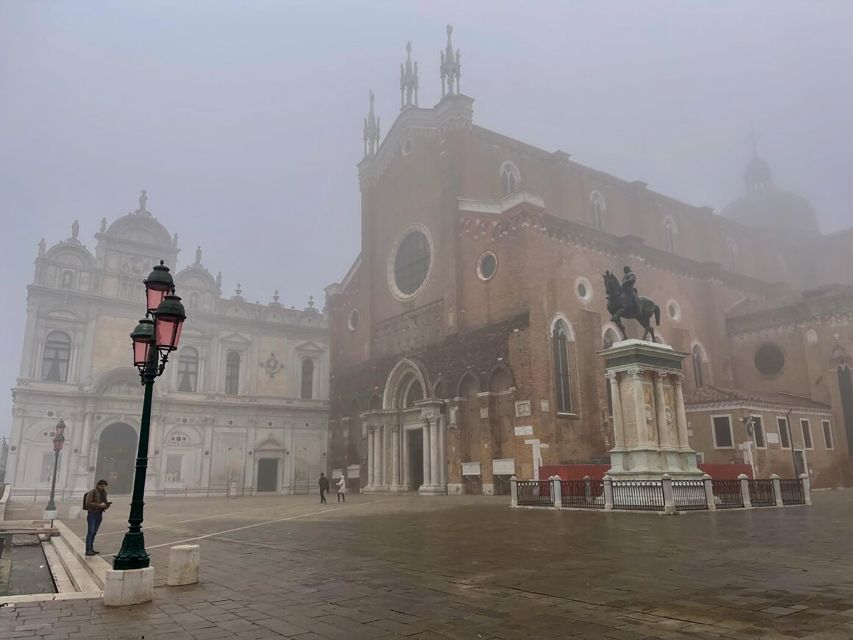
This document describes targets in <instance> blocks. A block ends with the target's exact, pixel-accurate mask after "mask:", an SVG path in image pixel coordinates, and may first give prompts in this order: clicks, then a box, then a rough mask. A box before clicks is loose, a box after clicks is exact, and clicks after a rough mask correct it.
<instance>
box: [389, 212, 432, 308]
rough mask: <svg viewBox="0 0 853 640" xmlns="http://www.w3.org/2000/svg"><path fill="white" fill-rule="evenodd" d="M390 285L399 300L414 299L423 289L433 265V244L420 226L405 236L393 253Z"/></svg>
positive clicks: (390, 260) (391, 256) (390, 264)
mask: <svg viewBox="0 0 853 640" xmlns="http://www.w3.org/2000/svg"><path fill="white" fill-rule="evenodd" d="M389 258H390V259H389V263H388V284H389V285H390V287H391V291H392V293H393V294H394V295H395V296H396V297H397V298H399V299H401V300H405V299H408V298H411V297H413V296H414V295H415V294H416V293H417V292H418V291H420V289H421V287H423V285H424V283H425V282H426V279H427V277H428V276H429V271H430V267H431V265H432V243H431V242H430V239H429V237H428V236H427V234H426V229H423V228H422V227H421V226H420V225H417V227H416V228H414V229H411V230H410V231H408V232H406V233H405V234H403V236H402V237H401V239H400V241H399V242H398V243H397V246H396V247H395V248H394V249H393V251H392V252H391V255H390V256H389Z"/></svg>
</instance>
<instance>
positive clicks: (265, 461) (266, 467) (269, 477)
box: [258, 458, 278, 493]
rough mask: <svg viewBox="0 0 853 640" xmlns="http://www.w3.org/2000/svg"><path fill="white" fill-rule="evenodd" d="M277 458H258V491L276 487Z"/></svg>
mask: <svg viewBox="0 0 853 640" xmlns="http://www.w3.org/2000/svg"><path fill="white" fill-rule="evenodd" d="M277 485H278V460H277V459H276V458H258V493H261V492H262V491H276V490H277V489H278V486H277Z"/></svg>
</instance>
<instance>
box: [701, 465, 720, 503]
mask: <svg viewBox="0 0 853 640" xmlns="http://www.w3.org/2000/svg"><path fill="white" fill-rule="evenodd" d="M702 480H703V481H704V483H705V501H706V502H707V503H708V511H716V510H717V503H716V502H714V481H713V479H712V478H711V476H710V475H708V474H707V473H705V474H703V475H702Z"/></svg>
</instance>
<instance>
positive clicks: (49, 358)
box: [41, 331, 71, 382]
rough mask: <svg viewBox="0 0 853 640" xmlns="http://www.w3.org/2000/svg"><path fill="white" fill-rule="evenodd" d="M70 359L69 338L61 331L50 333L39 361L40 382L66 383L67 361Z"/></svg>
mask: <svg viewBox="0 0 853 640" xmlns="http://www.w3.org/2000/svg"><path fill="white" fill-rule="evenodd" d="M70 359H71V338H69V337H68V334H65V333H62V332H61V331H52V332H51V333H49V334H48V335H47V339H46V340H45V342H44V356H42V361H41V377H42V380H48V381H50V382H67V381H68V361H69V360H70Z"/></svg>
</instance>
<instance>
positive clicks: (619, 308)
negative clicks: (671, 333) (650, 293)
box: [604, 267, 660, 342]
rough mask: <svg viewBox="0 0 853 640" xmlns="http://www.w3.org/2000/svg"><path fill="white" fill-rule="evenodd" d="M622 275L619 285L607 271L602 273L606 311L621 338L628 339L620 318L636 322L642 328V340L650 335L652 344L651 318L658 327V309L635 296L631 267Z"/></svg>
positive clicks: (653, 304) (652, 303) (617, 279)
mask: <svg viewBox="0 0 853 640" xmlns="http://www.w3.org/2000/svg"><path fill="white" fill-rule="evenodd" d="M623 271H624V275H623V276H622V282H621V284H620V282H619V278H617V277H616V276H615V275H614V274H612V273H610V272H609V271H605V272H604V290H605V291H606V292H607V311H608V312H609V313H610V319H611V320H612V321H613V322H614V324H615V325H616V326H617V327H619V330H620V331H621V332H622V338H623V339H626V340H627V339H628V334H627V333H625V326H624V325H623V324H622V318H629V319H631V320H636V321H637V322H639V323H640V326H642V327H643V329H644V332H643V338H642V339H643V340H645V339H646V336H648V335H651V338H652V342H654V341H655V330H654V327H652V321H651V320H652V316H654V317H655V324H656V325H657V326H660V307H659V306H657V305H656V304H655V303H654V301H653V300H651V299H649V298H644V297H643V296H640V295H638V294H637V287H636V283H637V276H636V274H635V273H634V272H633V271H632V270H631V267H625V269H623Z"/></svg>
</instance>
